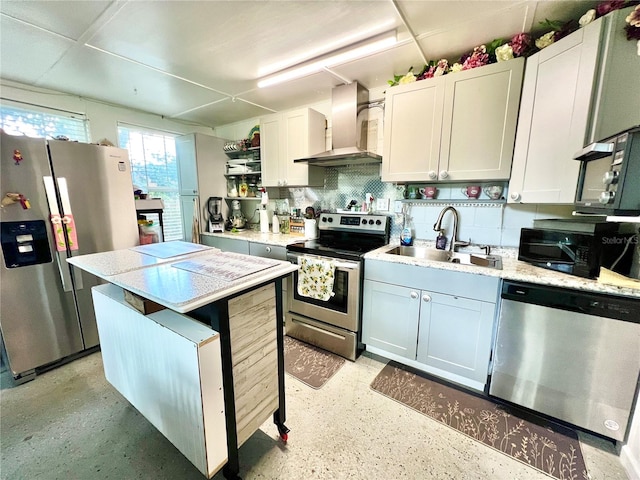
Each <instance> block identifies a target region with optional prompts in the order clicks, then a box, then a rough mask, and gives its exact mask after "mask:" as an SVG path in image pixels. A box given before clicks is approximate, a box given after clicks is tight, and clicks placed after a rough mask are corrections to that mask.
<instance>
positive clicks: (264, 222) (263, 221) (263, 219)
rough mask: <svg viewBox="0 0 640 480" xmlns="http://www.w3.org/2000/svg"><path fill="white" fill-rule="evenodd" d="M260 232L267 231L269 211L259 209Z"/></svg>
mask: <svg viewBox="0 0 640 480" xmlns="http://www.w3.org/2000/svg"><path fill="white" fill-rule="evenodd" d="M260 232H261V233H269V212H268V211H267V210H260Z"/></svg>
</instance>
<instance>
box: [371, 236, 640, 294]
mask: <svg viewBox="0 0 640 480" xmlns="http://www.w3.org/2000/svg"><path fill="white" fill-rule="evenodd" d="M397 246H398V245H397V244H389V245H386V246H384V247H380V248H378V249H376V250H373V251H371V252H369V253H367V254H366V255H365V260H380V261H384V262H391V263H402V264H405V265H416V266H423V267H429V268H436V269H440V270H454V271H459V272H466V273H472V274H475V275H486V276H491V277H499V278H502V279H504V280H514V281H520V282H528V283H536V284H538V285H545V286H554V287H563V288H570V289H574V290H582V291H588V292H594V293H605V294H612V295H621V296H625V297H635V298H640V290H638V289H633V288H625V287H617V286H614V285H606V284H603V283H599V282H598V281H596V280H591V279H588V278H582V277H577V276H575V275H569V274H566V273H561V272H556V271H554V270H547V269H545V268H540V267H535V266H533V265H531V264H528V263H526V262H521V261H519V260H517V249H495V250H492V252H491V253H492V254H493V253H495V254H496V255H500V256H501V257H502V270H497V269H495V268H488V267H480V266H476V265H461V264H456V263H449V262H442V261H436V260H428V259H422V258H414V257H403V256H401V255H394V254H388V253H386V252H388V251H389V250H391V249H393V248H394V247H397Z"/></svg>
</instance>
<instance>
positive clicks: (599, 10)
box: [388, 0, 640, 86]
mask: <svg viewBox="0 0 640 480" xmlns="http://www.w3.org/2000/svg"><path fill="white" fill-rule="evenodd" d="M633 5H635V6H636V7H635V9H634V10H633V11H632V12H631V13H630V14H629V15H628V16H627V17H626V18H625V21H626V23H627V25H626V26H625V32H626V34H627V39H628V40H638V55H640V0H631V1H629V0H608V1H604V2H601V3H600V4H598V6H597V7H596V8H595V9H592V10H589V11H587V12H586V13H585V14H584V15H583V16H582V17H581V18H580V20H579V21H578V22H576V21H574V20H570V21H568V22H558V21H550V20H546V21H545V22H541V24H542V26H543V27H546V29H548V32H547V33H545V34H544V35H541V36H540V37H538V38H536V39H535V40H534V39H533V38H532V36H531V34H529V33H525V32H522V33H518V34H517V35H515V36H514V37H513V38H511V40H508V41H506V40H504V39H496V40H494V41H493V42H491V43H490V44H488V45H478V46H477V47H475V48H474V49H473V50H472V51H470V52H467V53H465V54H464V55H462V57H461V58H460V60H459V61H458V62H455V63H453V64H449V62H448V61H447V60H446V59H444V58H443V59H441V60H439V61H430V62H428V63H427V64H426V65H425V66H424V67H423V69H422V70H421V71H420V73H418V74H417V75H415V74H414V73H413V72H412V70H413V67H411V68H410V69H409V72H408V73H407V74H406V75H395V76H394V78H393V80H389V81H388V84H389V85H390V86H394V85H398V84H405V83H411V82H415V81H418V80H424V79H425V78H433V77H438V76H441V75H446V74H447V73H454V72H459V71H462V70H469V69H472V68H476V67H481V66H483V65H488V64H490V63H496V62H502V61H507V60H511V59H512V58H517V57H528V56H529V55H532V54H534V53H536V52H539V51H540V50H542V49H543V48H545V47H548V46H549V45H551V44H552V43H554V42H556V41H558V40H559V39H561V38H562V37H565V36H567V35H569V34H570V33H573V32H574V31H576V30H578V29H579V28H581V27H584V26H585V25H588V24H589V23H591V22H592V21H594V20H595V19H596V18H599V17H602V16H604V15H606V14H608V13H610V12H612V11H614V10H618V9H621V8H625V7H629V6H633Z"/></svg>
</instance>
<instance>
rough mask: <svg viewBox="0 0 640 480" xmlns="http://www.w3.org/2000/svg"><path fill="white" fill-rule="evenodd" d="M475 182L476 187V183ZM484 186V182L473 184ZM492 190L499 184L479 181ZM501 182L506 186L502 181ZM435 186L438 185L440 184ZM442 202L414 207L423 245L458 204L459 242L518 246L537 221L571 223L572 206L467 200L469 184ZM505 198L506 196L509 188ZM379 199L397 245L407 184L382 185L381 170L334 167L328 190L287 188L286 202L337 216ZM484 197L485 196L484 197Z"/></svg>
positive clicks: (447, 224)
mask: <svg viewBox="0 0 640 480" xmlns="http://www.w3.org/2000/svg"><path fill="white" fill-rule="evenodd" d="M470 183H471V182H470ZM473 183H478V182H473ZM479 183H480V184H481V186H488V185H489V184H495V183H496V182H479ZM497 183H500V182H497ZM434 185H435V184H434ZM437 186H438V188H439V191H438V194H437V200H430V201H428V202H429V203H427V202H426V201H423V202H421V201H414V202H411V200H405V202H409V205H410V207H409V209H408V215H409V216H410V219H411V223H412V226H413V231H414V237H415V238H416V239H419V240H434V239H435V237H436V235H437V233H436V232H434V230H433V225H434V223H435V222H436V220H437V218H438V214H439V213H440V211H441V210H442V209H443V208H444V207H446V206H447V205H453V206H454V207H455V208H456V210H457V211H458V214H459V224H458V240H464V241H468V240H469V239H470V240H471V242H472V243H473V244H475V245H492V246H501V247H517V246H518V243H519V240H520V229H521V228H523V227H531V226H533V220H534V219H537V218H570V217H571V212H572V210H573V207H572V206H571V205H519V204H506V203H504V200H503V201H502V202H495V203H493V202H488V201H486V200H485V202H484V203H483V202H482V200H480V201H476V202H474V201H473V200H463V199H465V197H464V195H463V194H462V192H461V187H464V186H465V184H438V185H437ZM504 186H505V195H506V184H504ZM366 193H371V194H372V195H373V196H374V198H376V199H378V198H388V199H389V200H390V205H389V211H383V212H376V213H383V214H389V215H390V216H391V218H392V228H391V241H392V242H394V241H398V240H399V238H400V231H401V230H402V216H401V215H398V214H394V213H393V209H394V200H402V199H404V198H405V185H400V184H399V185H395V184H391V183H383V182H382V181H381V180H380V165H359V166H345V167H331V168H326V169H325V179H324V186H323V187H313V188H311V187H309V188H289V189H281V192H280V194H281V198H282V199H284V198H288V200H289V206H290V207H291V208H301V209H302V210H303V211H304V209H305V208H306V207H307V206H313V207H314V208H315V209H316V210H328V211H336V210H337V209H344V208H345V207H346V206H347V204H348V203H349V202H350V201H351V200H356V201H357V202H358V204H359V205H362V203H363V202H364V199H365V194H366ZM481 198H482V197H481ZM443 226H444V228H445V233H446V235H447V236H449V235H451V232H452V229H453V216H452V215H451V214H447V215H446V217H445V218H444V221H443Z"/></svg>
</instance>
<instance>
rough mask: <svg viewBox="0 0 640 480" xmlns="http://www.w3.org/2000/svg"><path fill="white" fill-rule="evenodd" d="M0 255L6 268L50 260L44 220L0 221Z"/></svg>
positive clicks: (49, 248)
mask: <svg viewBox="0 0 640 480" xmlns="http://www.w3.org/2000/svg"><path fill="white" fill-rule="evenodd" d="M0 232H1V242H2V255H3V256H4V264H5V266H6V267H7V268H17V267H26V266H29V265H37V264H39V263H48V262H51V247H50V245H49V237H48V236H47V224H46V223H45V222H44V220H33V221H29V222H2V223H0Z"/></svg>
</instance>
